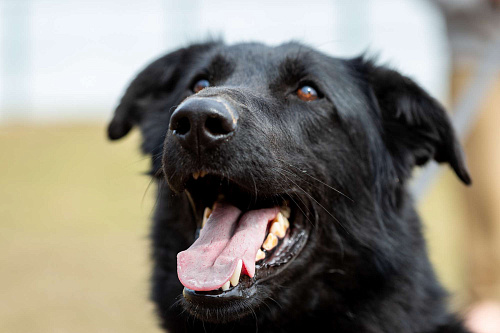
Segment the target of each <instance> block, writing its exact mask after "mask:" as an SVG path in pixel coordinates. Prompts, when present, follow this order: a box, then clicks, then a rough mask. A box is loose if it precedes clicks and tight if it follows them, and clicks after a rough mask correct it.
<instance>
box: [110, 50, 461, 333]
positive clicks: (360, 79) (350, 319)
mask: <svg viewBox="0 0 500 333" xmlns="http://www.w3.org/2000/svg"><path fill="white" fill-rule="evenodd" d="M200 78H206V79H207V80H208V81H210V84H211V86H210V87H208V88H205V89H203V90H202V91H200V92H199V93H198V94H197V95H196V96H197V97H200V98H210V97H217V98H222V99H223V100H225V101H226V102H227V103H228V104H229V105H231V107H232V108H234V109H235V110H236V111H237V112H238V115H239V119H238V128H237V131H236V132H235V133H234V135H233V136H232V138H231V139H230V140H227V142H224V143H223V144H221V145H220V146H217V147H216V148H210V149H208V148H207V149H206V150H205V151H203V152H202V153H200V154H199V155H195V154H191V153H188V152H187V151H186V150H185V149H183V148H182V147H181V146H180V145H179V143H178V142H177V140H175V137H174V136H173V135H172V130H169V119H170V116H171V114H172V112H173V111H174V110H175V109H176V108H177V106H178V105H179V104H180V103H181V102H182V101H183V100H185V99H186V98H189V97H190V96H192V95H193V94H194V93H193V92H192V90H191V88H192V86H193V84H194V82H196V80H198V79H200ZM303 84H307V85H310V86H312V87H314V88H315V89H317V91H318V92H319V95H320V96H319V97H320V98H319V99H317V100H314V101H309V102H305V101H303V100H300V99H299V98H298V97H297V95H296V94H295V92H296V91H297V89H298V88H299V87H300V86H301V85H303ZM133 126H138V127H139V128H140V130H141V132H142V134H143V144H142V148H143V151H144V153H146V154H149V155H151V157H152V171H151V173H152V175H153V176H155V178H156V179H157V184H158V203H157V207H156V212H155V215H154V223H153V227H152V233H151V235H152V236H151V237H152V240H153V253H152V256H153V261H154V271H153V277H152V286H153V287H152V293H151V295H152V299H153V300H154V302H155V303H156V305H157V311H158V315H159V317H160V318H161V323H162V326H163V327H164V328H165V329H167V330H169V331H170V332H184V331H190V332H191V331H193V332H196V331H200V332H203V331H206V332H212V331H214V332H215V331H217V332H225V331H233V330H234V331H235V332H247V331H249V332H255V331H256V330H257V329H258V331H259V332H308V331H313V330H316V331H324V330H325V329H327V331H330V332H374V333H375V332H391V333H392V332H407V333H409V332H422V333H423V332H426V333H431V332H443V333H444V332H466V330H465V329H464V328H463V327H462V325H461V324H460V322H459V320H458V319H457V318H456V317H455V316H454V315H453V314H450V313H449V311H448V310H447V308H446V304H445V303H446V297H447V296H446V293H445V291H444V290H443V288H442V287H441V285H440V284H439V282H438V281H437V279H436V276H435V274H434V272H433V269H432V267H431V265H430V263H429V259H428V256H427V253H426V246H425V243H424V238H423V236H422V230H421V222H420V219H419V217H418V216H417V213H416V212H415V209H414V207H413V201H412V198H411V197H410V196H409V195H408V192H407V182H408V180H409V178H410V176H411V173H412V169H413V168H414V167H415V166H418V165H423V164H424V163H426V162H427V161H429V160H431V159H435V160H437V161H438V162H446V163H448V164H449V165H450V166H451V167H452V168H453V170H454V171H455V172H456V174H457V175H458V177H460V179H461V180H462V181H463V182H465V183H467V184H469V183H470V178H469V175H468V172H467V170H466V166H465V164H464V161H463V158H462V154H461V149H460V146H459V144H458V143H457V140H456V138H455V135H454V131H453V129H452V127H451V125H450V122H449V120H448V118H447V115H446V113H445V111H444V110H443V108H442V107H441V106H440V105H439V103H438V102H437V101H436V100H434V99H433V98H432V97H430V96H429V95H428V94H427V93H426V92H424V91H423V90H422V89H421V88H420V87H418V86H417V85H416V84H415V83H414V82H413V81H412V80H410V79H409V78H407V77H405V76H402V75H400V74H399V73H397V72H395V71H393V70H390V69H388V68H385V67H379V66H376V65H375V64H374V63H372V62H371V61H368V60H366V59H365V58H363V57H359V58H355V59H347V60H344V59H337V58H331V57H328V56H326V55H324V54H321V53H319V52H317V51H315V50H312V49H310V48H307V47H305V46H302V45H300V44H297V43H289V44H284V45H281V46H278V47H267V46H264V45H261V44H241V45H234V46H226V45H223V44H222V43H206V44H197V45H192V46H189V47H187V48H183V49H180V50H178V51H175V52H173V53H170V54H168V55H166V56H164V57H163V58H160V59H158V60H157V61H155V62H153V63H152V64H151V65H149V66H148V67H147V68H146V69H144V70H143V71H142V72H141V73H140V74H139V75H138V76H137V77H136V78H135V80H134V81H133V82H132V83H131V84H130V86H129V88H128V89H127V91H126V93H125V95H124V97H123V98H122V100H121V102H120V104H119V106H118V108H117V109H116V112H115V116H114V118H113V120H112V122H111V124H110V126H109V129H108V130H109V131H108V133H109V137H110V138H111V139H119V138H120V137H122V136H124V135H125V134H127V132H129V130H130V129H131V128H132V127H133ZM200 168H204V169H205V170H210V171H213V172H218V173H219V174H221V175H223V176H225V177H227V178H228V179H231V181H233V182H235V183H237V184H238V185H239V187H240V188H241V189H242V191H243V192H245V191H246V192H248V195H249V196H250V198H253V200H255V202H257V201H258V200H261V199H263V198H275V197H276V196H277V195H281V196H284V195H286V196H287V197H289V198H291V200H292V201H294V204H295V206H296V209H297V214H298V215H302V218H303V220H304V221H303V224H304V225H307V226H308V230H309V235H308V240H307V243H306V245H305V246H304V248H303V250H302V251H301V252H300V254H299V255H298V256H297V257H296V258H295V259H294V260H292V261H291V262H290V263H289V264H288V265H287V266H286V267H285V268H284V269H281V268H280V269H279V270H278V271H277V272H276V273H275V275H274V276H273V278H272V279H268V280H265V281H262V282H261V283H258V284H257V286H256V288H257V289H256V290H257V293H256V295H255V296H253V297H250V298H249V299H247V300H245V301H244V302H241V303H238V304H237V305H234V304H232V305H229V306H225V307H212V306H207V307H204V306H193V305H192V304H189V303H188V302H186V301H185V300H184V299H183V298H182V296H181V294H182V288H183V287H182V285H181V284H180V282H179V280H178V278H177V273H176V254H177V253H178V252H180V251H182V250H184V249H186V248H187V247H189V246H190V244H192V242H193V241H194V235H195V229H196V223H197V222H196V220H195V218H194V215H193V212H192V210H191V207H190V204H189V200H188V198H187V195H186V193H185V192H184V191H183V190H184V188H185V186H186V182H187V181H188V177H190V175H191V174H192V173H193V172H196V171H197V170H199V169H200ZM292 223H293V222H292ZM214 322H215V323H214Z"/></svg>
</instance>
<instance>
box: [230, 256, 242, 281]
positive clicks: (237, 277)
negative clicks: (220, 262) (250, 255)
mask: <svg viewBox="0 0 500 333" xmlns="http://www.w3.org/2000/svg"><path fill="white" fill-rule="evenodd" d="M242 266H243V261H241V259H240V260H238V264H236V268H235V270H234V273H233V276H231V278H230V279H229V281H230V282H231V285H232V286H233V287H236V286H237V285H238V282H240V275H241V267H242Z"/></svg>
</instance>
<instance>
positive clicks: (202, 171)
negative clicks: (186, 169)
mask: <svg viewBox="0 0 500 333" xmlns="http://www.w3.org/2000/svg"><path fill="white" fill-rule="evenodd" d="M207 173H208V172H206V171H205V170H201V171H200V177H202V178H203V177H205V176H206V175H207Z"/></svg>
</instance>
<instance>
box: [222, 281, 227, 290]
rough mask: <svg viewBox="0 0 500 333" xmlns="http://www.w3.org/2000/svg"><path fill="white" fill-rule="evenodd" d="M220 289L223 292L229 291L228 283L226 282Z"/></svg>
mask: <svg viewBox="0 0 500 333" xmlns="http://www.w3.org/2000/svg"><path fill="white" fill-rule="evenodd" d="M221 288H222V290H223V291H226V290H228V289H229V281H227V282H226V283H224V284H223V285H222V287H221Z"/></svg>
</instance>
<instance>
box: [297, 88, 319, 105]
mask: <svg viewBox="0 0 500 333" xmlns="http://www.w3.org/2000/svg"><path fill="white" fill-rule="evenodd" d="M297 96H298V97H299V98H300V99H301V100H303V101H305V102H310V101H314V100H315V99H317V98H318V92H317V91H316V89H314V88H313V87H311V86H307V85H305V86H302V87H300V88H299V89H297Z"/></svg>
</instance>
